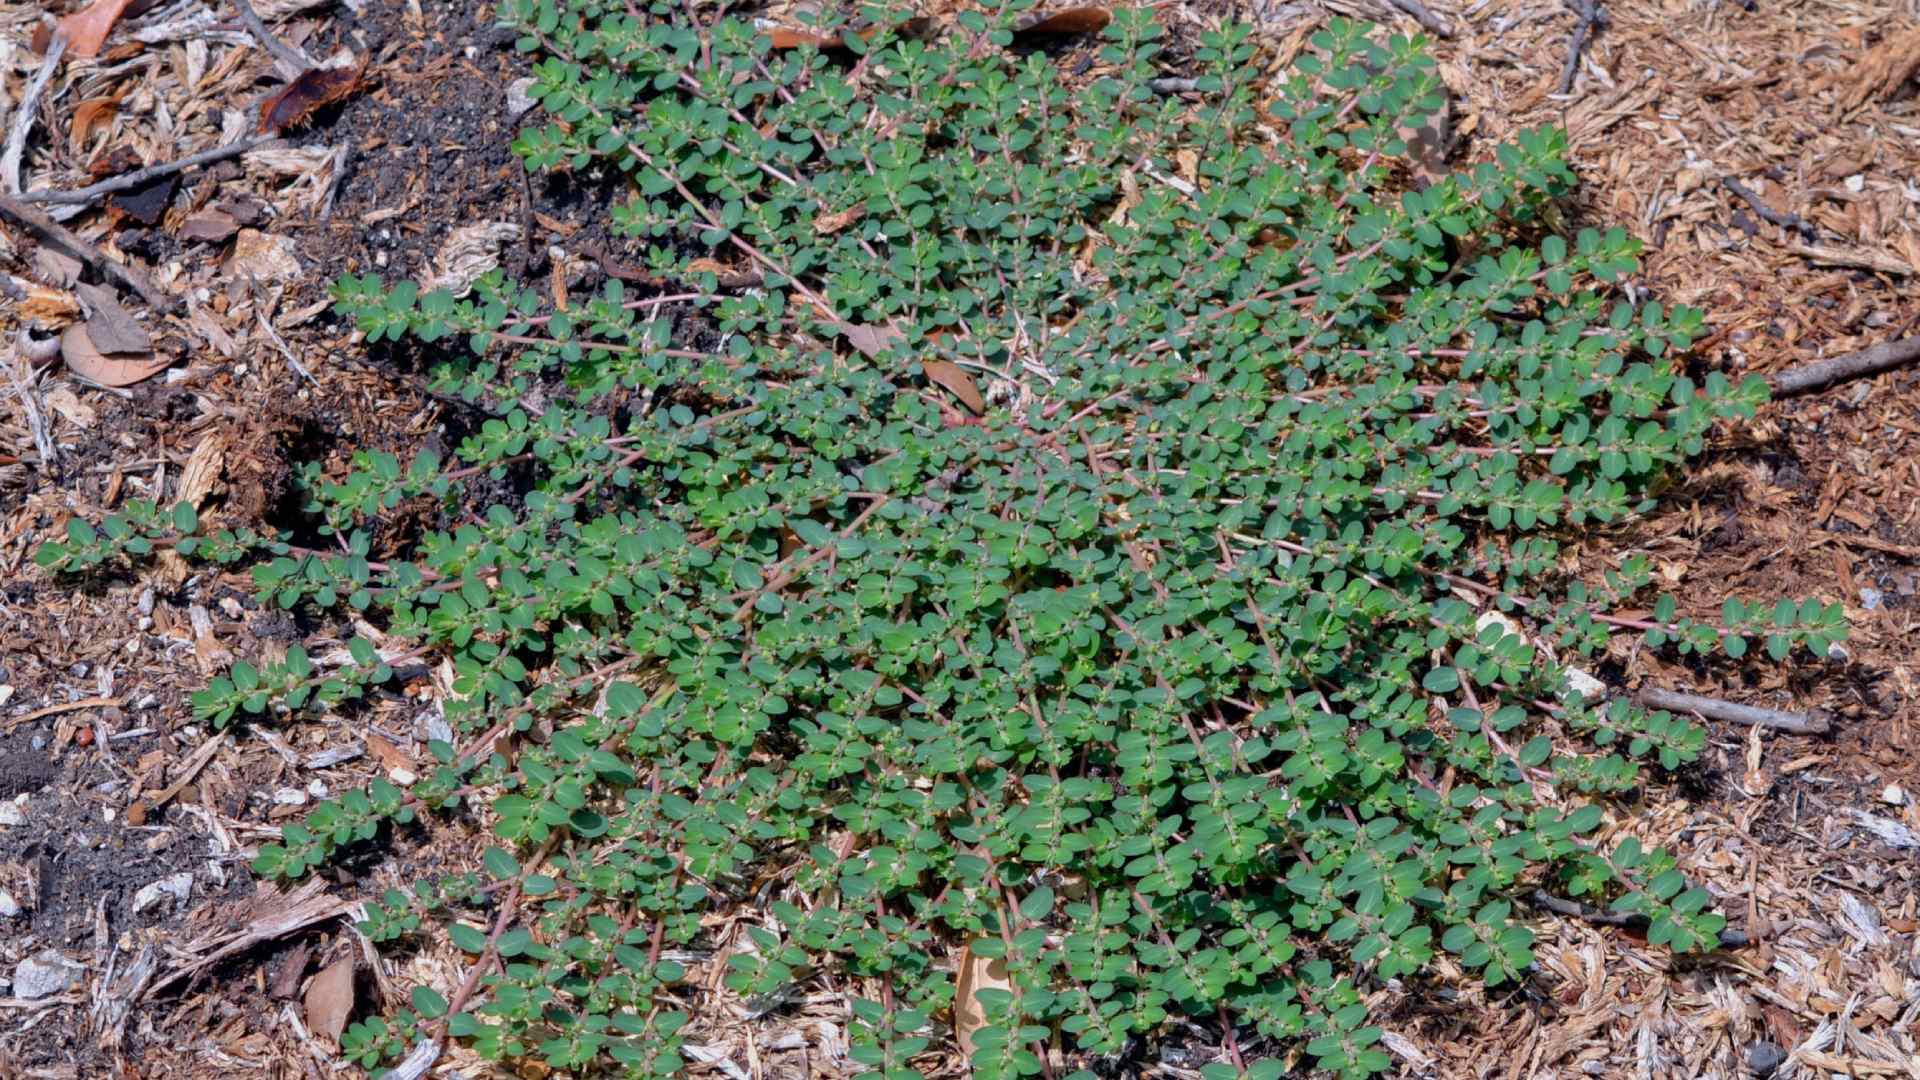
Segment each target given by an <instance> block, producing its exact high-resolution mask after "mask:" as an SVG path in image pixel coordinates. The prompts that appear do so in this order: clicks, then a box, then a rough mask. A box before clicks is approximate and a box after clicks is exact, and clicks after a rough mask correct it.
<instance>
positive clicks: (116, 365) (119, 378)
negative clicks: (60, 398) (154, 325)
mask: <svg viewBox="0 0 1920 1080" xmlns="http://www.w3.org/2000/svg"><path fill="white" fill-rule="evenodd" d="M60 357H61V359H63V360H65V361H66V362H67V370H68V371H71V372H73V373H74V374H75V375H78V376H80V377H82V378H84V379H87V380H89V381H91V382H95V383H99V384H100V385H101V386H132V385H133V384H134V383H137V382H140V381H141V380H143V379H150V378H152V377H153V376H154V375H155V374H157V373H158V372H160V371H161V370H162V369H164V368H165V367H166V366H167V365H168V364H171V363H173V360H172V359H171V358H170V357H165V356H155V355H154V354H153V353H150V352H149V353H123V354H116V355H113V356H108V355H107V354H105V353H102V352H101V351H100V349H99V348H98V347H97V346H95V345H94V343H93V339H92V338H91V337H89V336H88V335H87V326H86V324H85V323H74V324H73V325H72V326H69V327H67V329H66V332H65V333H63V334H61V335H60Z"/></svg>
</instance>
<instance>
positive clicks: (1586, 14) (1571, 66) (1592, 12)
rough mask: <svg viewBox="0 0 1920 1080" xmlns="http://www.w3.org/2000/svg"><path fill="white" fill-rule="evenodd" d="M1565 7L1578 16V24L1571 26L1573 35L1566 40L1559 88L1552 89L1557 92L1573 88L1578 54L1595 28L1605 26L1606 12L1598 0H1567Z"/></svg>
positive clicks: (1577, 66)
mask: <svg viewBox="0 0 1920 1080" xmlns="http://www.w3.org/2000/svg"><path fill="white" fill-rule="evenodd" d="M1567 8H1568V9H1569V10H1570V11H1572V12H1573V13H1574V14H1575V15H1578V16H1580V25H1579V26H1576V27H1574V28H1573V37H1572V38H1570V39H1569V40H1568V41H1567V66H1566V67H1564V68H1562V69H1561V70H1560V88H1559V89H1558V90H1556V91H1554V92H1555V93H1557V94H1564V93H1566V92H1567V91H1569V90H1571V89H1573V77H1574V75H1575V74H1576V73H1578V72H1579V70H1580V54H1581V52H1583V51H1584V50H1585V49H1586V47H1587V40H1588V39H1589V38H1590V37H1592V36H1593V32H1594V31H1595V30H1604V29H1606V27H1607V13H1606V12H1605V11H1604V10H1602V9H1601V7H1600V0H1567Z"/></svg>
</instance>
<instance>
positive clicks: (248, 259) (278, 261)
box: [222, 229, 300, 285]
mask: <svg viewBox="0 0 1920 1080" xmlns="http://www.w3.org/2000/svg"><path fill="white" fill-rule="evenodd" d="M293 246H294V245H293V241H292V240H289V239H287V238H286V237H284V236H274V235H272V234H270V233H263V232H261V231H259V230H258V229H241V230H240V233H239V235H238V236H236V237H235V238H234V241H233V254H231V255H229V256H227V261H226V263H225V264H224V266H223V267H222V268H223V269H224V270H226V272H227V273H228V274H230V275H232V276H233V277H236V278H238V279H240V280H242V281H246V280H248V279H252V280H254V281H257V282H259V283H260V284H262V285H273V284H277V283H279V282H282V281H291V280H293V279H294V278H297V277H299V276H300V260H298V259H296V258H294V257H293Z"/></svg>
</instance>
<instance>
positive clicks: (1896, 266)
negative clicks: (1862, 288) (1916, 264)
mask: <svg viewBox="0 0 1920 1080" xmlns="http://www.w3.org/2000/svg"><path fill="white" fill-rule="evenodd" d="M1793 253H1794V254H1795V255H1798V256H1800V257H1801V258H1804V259H1810V260H1812V261H1813V262H1815V263H1818V264H1820V265H1822V266H1851V267H1853V268H1855V269H1858V270H1872V271H1874V272H1875V273H1880V274H1892V275H1894V276H1895V277H1911V276H1913V267H1911V266H1908V265H1907V264H1906V263H1904V262H1902V261H1901V260H1899V259H1896V258H1894V257H1893V256H1891V255H1885V254H1882V253H1880V252H1878V251H1859V250H1855V249H1853V248H1843V247H1836V246H1835V245H1833V244H1795V245H1793Z"/></svg>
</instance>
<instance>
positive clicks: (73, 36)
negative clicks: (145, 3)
mask: <svg viewBox="0 0 1920 1080" xmlns="http://www.w3.org/2000/svg"><path fill="white" fill-rule="evenodd" d="M129 2H130V0H93V3H91V4H89V5H87V6H86V8H85V9H84V10H81V11H76V12H74V13H73V14H71V15H69V16H67V17H66V18H64V19H61V20H60V31H61V32H62V33H64V34H66V35H67V54H68V55H69V56H79V57H85V58H88V59H91V58H93V57H95V56H98V55H100V43H101V42H103V41H105V40H106V39H107V35H108V34H110V33H112V32H113V26H114V24H115V23H117V22H119V21H120V14H121V13H122V12H124V11H126V10H127V4H128V3H129Z"/></svg>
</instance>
